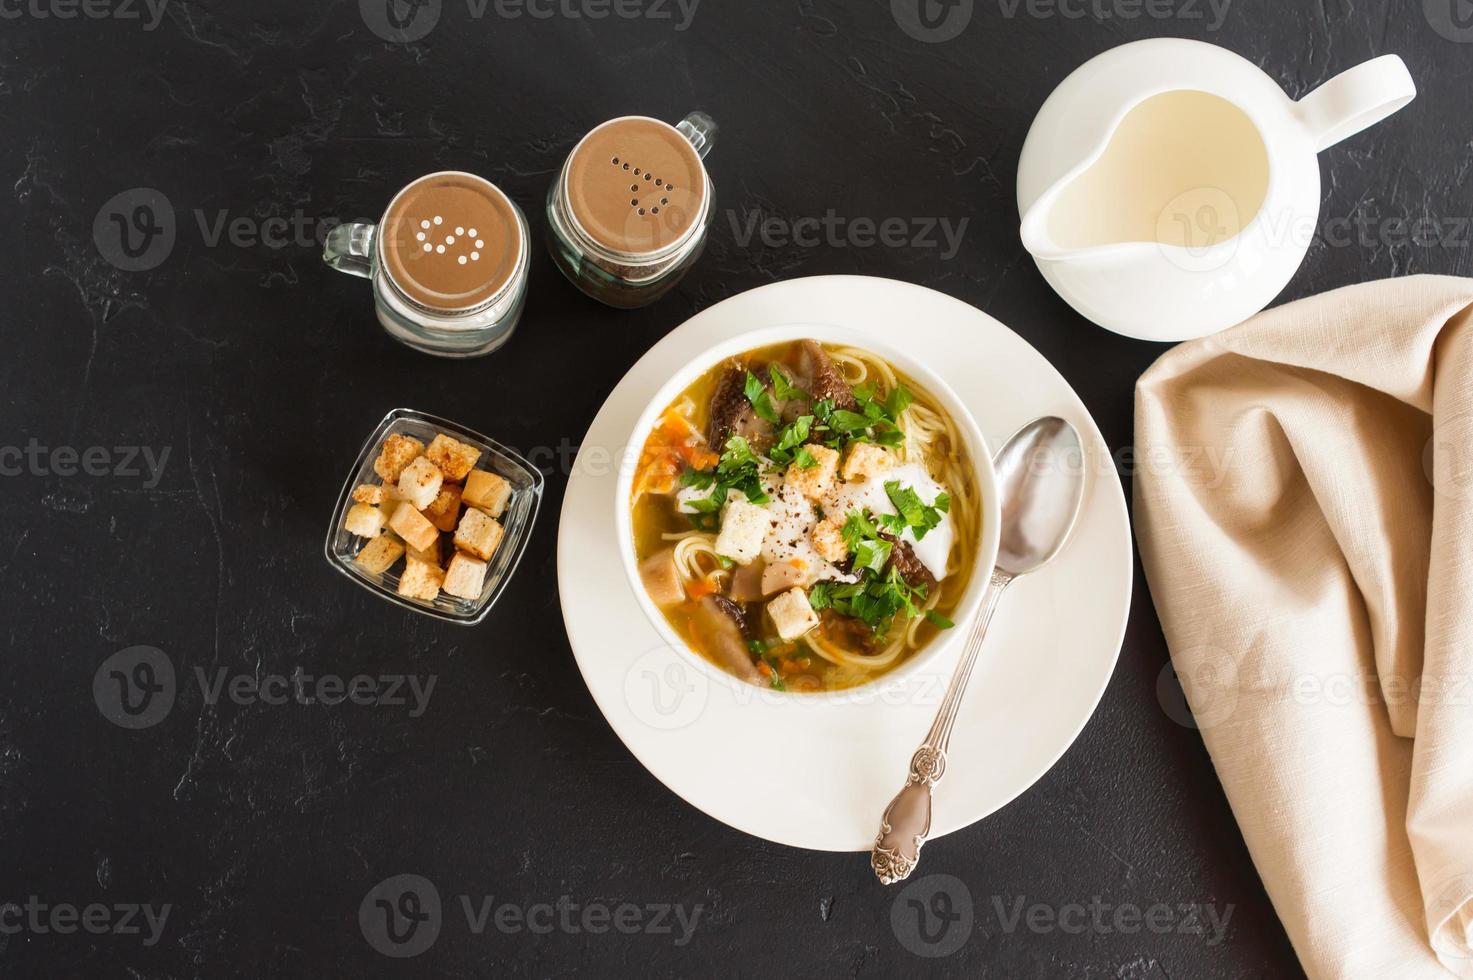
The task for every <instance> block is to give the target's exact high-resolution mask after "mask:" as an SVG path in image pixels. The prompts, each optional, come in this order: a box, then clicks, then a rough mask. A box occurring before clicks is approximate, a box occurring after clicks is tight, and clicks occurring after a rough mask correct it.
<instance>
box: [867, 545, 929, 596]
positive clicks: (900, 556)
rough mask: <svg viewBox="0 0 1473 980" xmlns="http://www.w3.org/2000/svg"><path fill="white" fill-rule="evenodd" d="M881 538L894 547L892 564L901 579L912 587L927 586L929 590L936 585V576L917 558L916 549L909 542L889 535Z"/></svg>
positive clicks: (891, 556) (891, 554) (891, 551)
mask: <svg viewBox="0 0 1473 980" xmlns="http://www.w3.org/2000/svg"><path fill="white" fill-rule="evenodd" d="M880 537H882V538H884V539H885V540H886V541H889V542H890V543H891V544H892V545H893V546H894V547H892V548H891V549H890V564H891V565H892V566H893V567H894V568H895V570H896V571H897V572H899V573H900V577H901V578H903V579H905V580H906V581H907V582H909V583H910V584H911V585H912V586H916V585H925V586H927V587H928V588H929V587H930V586H933V585H935V584H936V576H934V575H932V574H931V570H930V569H929V568H927V567H926V566H925V563H924V562H922V561H921V560H920V559H919V558H917V557H916V553H915V549H914V548H912V547H911V546H910V542H909V541H902V540H900V539H899V538H897V537H894V536H893V535H889V534H882V535H880Z"/></svg>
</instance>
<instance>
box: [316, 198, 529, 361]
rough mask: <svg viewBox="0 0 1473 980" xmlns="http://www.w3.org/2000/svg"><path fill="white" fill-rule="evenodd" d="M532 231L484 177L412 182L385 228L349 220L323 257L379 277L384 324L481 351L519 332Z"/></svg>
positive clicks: (442, 347)
mask: <svg viewBox="0 0 1473 980" xmlns="http://www.w3.org/2000/svg"><path fill="white" fill-rule="evenodd" d="M529 240H530V235H529V233H528V231H527V219H526V217H525V216H524V215H523V214H522V212H521V209H520V208H518V207H517V206H516V204H515V203H514V202H513V201H512V200H511V198H509V197H507V196H506V194H504V193H502V191H501V189H500V188H498V187H497V186H496V185H495V184H493V183H491V182H490V181H488V180H485V179H484V178H481V177H477V176H476V175H475V174H468V173H462V172H460V171H443V172H440V173H433V174H428V175H426V176H424V177H421V178H419V179H418V180H416V181H414V182H413V183H411V184H410V185H409V186H407V187H405V188H404V189H403V190H401V191H400V192H399V193H398V194H396V195H395V196H394V199H393V200H392V201H391V202H389V206H388V208H386V209H385V210H384V215H383V217H382V218H381V219H380V220H379V222H378V224H346V225H339V226H338V227H336V228H334V229H333V230H332V232H331V233H329V235H328V236H327V244H326V247H325V248H324V249H323V252H322V259H323V261H324V262H326V263H327V264H328V265H330V266H332V267H333V268H334V269H337V270H338V271H339V272H347V273H349V274H351V275H355V276H362V277H363V278H365V279H368V280H370V281H371V282H372V283H373V298H374V306H375V308H376V309H377V312H378V319H379V323H381V324H383V327H384V329H385V330H387V331H388V332H389V334H390V335H391V336H393V337H394V338H396V339H398V340H400V341H402V342H403V343H405V344H408V345H409V346H410V347H413V348H414V349H416V350H420V351H424V352H425V353H427V354H435V355H437V356H440V357H478V356H480V355H482V354H489V353H490V352H491V351H494V350H496V349H497V348H498V347H500V346H501V345H502V344H504V343H506V341H507V340H508V339H509V338H510V337H511V334H512V331H513V330H515V329H516V325H517V321H518V320H520V319H521V316H522V308H523V306H524V305H525V303H526V298H527V267H528V264H529V261H530V256H529V254H528V253H529V252H530V248H529V244H528V243H529Z"/></svg>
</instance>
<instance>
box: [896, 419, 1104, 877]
mask: <svg viewBox="0 0 1473 980" xmlns="http://www.w3.org/2000/svg"><path fill="white" fill-rule="evenodd" d="M1083 461H1084V457H1083V452H1082V449H1081V445H1080V442H1079V433H1078V432H1076V431H1074V426H1072V425H1070V424H1069V423H1068V422H1066V421H1064V420H1063V419H1060V418H1053V417H1048V418H1041V419H1038V420H1036V421H1033V422H1029V423H1028V424H1027V425H1025V426H1023V428H1022V429H1020V430H1019V431H1018V432H1017V433H1016V434H1015V435H1014V436H1013V437H1012V438H1011V439H1009V440H1008V442H1007V445H1005V446H1003V447H1002V449H1001V450H999V451H998V454H997V457H996V458H995V459H994V460H993V463H994V466H995V467H996V469H997V485H998V495H999V497H1000V499H1001V503H1002V541H1001V543H1000V544H999V546H998V549H997V567H996V568H994V569H993V570H992V581H991V583H990V587H989V590H988V593H987V601H986V603H985V604H984V605H983V607H982V612H981V614H980V615H979V616H978V617H977V621H976V622H975V623H974V624H973V626H972V633H971V635H970V636H968V637H967V646H966V649H965V650H964V651H963V652H962V659H961V662H960V663H958V664H957V665H956V672H955V673H954V674H952V675H951V683H950V684H949V685H948V686H947V688H946V696H945V697H944V698H942V699H941V707H940V709H939V710H938V711H937V712H936V720H935V721H933V722H932V723H931V730H930V731H929V732H927V733H926V738H925V741H923V742H922V743H921V747H920V748H918V749H916V753H915V755H913V756H911V759H910V776H909V778H908V779H907V781H906V784H905V788H904V789H902V790H901V791H900V792H899V793H898V794H896V796H895V799H893V800H891V801H890V805H889V806H888V807H886V808H885V816H884V818H883V819H882V820H881V822H880V833H879V835H878V836H876V837H875V846H874V849H873V850H872V851H871V852H870V866H871V867H873V868H874V869H875V874H876V875H877V876H878V877H879V879H880V881H882V882H883V883H885V884H887V885H893V884H894V883H895V882H897V881H904V880H905V879H906V878H908V877H910V873H911V872H912V871H914V870H915V867H916V863H917V862H919V861H920V858H921V847H922V845H924V844H925V843H926V838H927V837H929V836H930V835H931V791H932V788H933V787H934V786H935V785H936V784H937V783H939V782H940V781H941V777H942V775H943V774H945V772H946V749H947V746H948V745H949V744H950V742H951V730H952V728H953V727H954V726H955V725H956V716H957V711H958V710H959V709H960V708H961V703H962V697H963V696H964V695H965V693H966V689H967V680H968V679H969V678H970V677H971V676H972V668H973V667H974V666H976V663H977V654H978V652H979V651H980V650H981V649H982V638H983V636H984V635H985V634H986V632H987V624H988V623H989V622H991V621H992V613H993V611H994V610H995V609H996V608H997V600H998V599H1000V598H1001V597H1002V594H1003V592H1004V591H1006V589H1007V587H1008V586H1009V585H1011V584H1012V581H1013V579H1015V578H1017V577H1018V576H1020V575H1027V574H1028V573H1029V572H1036V571H1038V569H1040V568H1042V567H1043V566H1044V565H1047V564H1048V563H1049V562H1050V561H1053V559H1054V556H1055V555H1057V554H1058V553H1059V551H1060V550H1061V549H1062V548H1063V547H1064V543H1065V542H1066V541H1068V540H1069V534H1070V532H1071V531H1073V530H1074V521H1075V518H1077V517H1078V516H1079V506H1080V504H1081V503H1082V502H1083V500H1084V465H1083Z"/></svg>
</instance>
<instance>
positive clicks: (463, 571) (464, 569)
mask: <svg viewBox="0 0 1473 980" xmlns="http://www.w3.org/2000/svg"><path fill="white" fill-rule="evenodd" d="M485 584H486V563H485V562H483V561H477V560H476V559H474V558H472V557H471V556H470V555H465V554H461V553H460V552H458V551H457V552H456V553H455V557H454V558H452V559H450V567H449V568H448V569H447V570H446V572H445V591H446V592H448V593H450V594H451V595H453V596H456V597H457V598H461V599H469V600H471V601H472V602H474V601H476V600H477V599H479V598H481V586H483V585H485Z"/></svg>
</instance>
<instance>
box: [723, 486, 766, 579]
mask: <svg viewBox="0 0 1473 980" xmlns="http://www.w3.org/2000/svg"><path fill="white" fill-rule="evenodd" d="M771 527H772V517H771V516H770V515H769V514H768V513H767V511H766V510H764V509H763V508H761V507H758V506H757V505H756V504H753V503H748V502H747V501H745V500H733V501H732V502H731V503H729V504H727V505H726V513H725V514H724V515H723V516H722V518H721V533H720V534H718V535H716V553H717V554H718V555H721V556H722V557H724V558H730V559H731V560H732V561H734V562H736V563H737V564H738V565H745V564H747V563H748V562H750V561H752V560H753V559H755V558H756V557H757V556H758V555H760V554H762V541H763V539H764V538H766V537H767V531H768V529H769V528H771Z"/></svg>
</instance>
